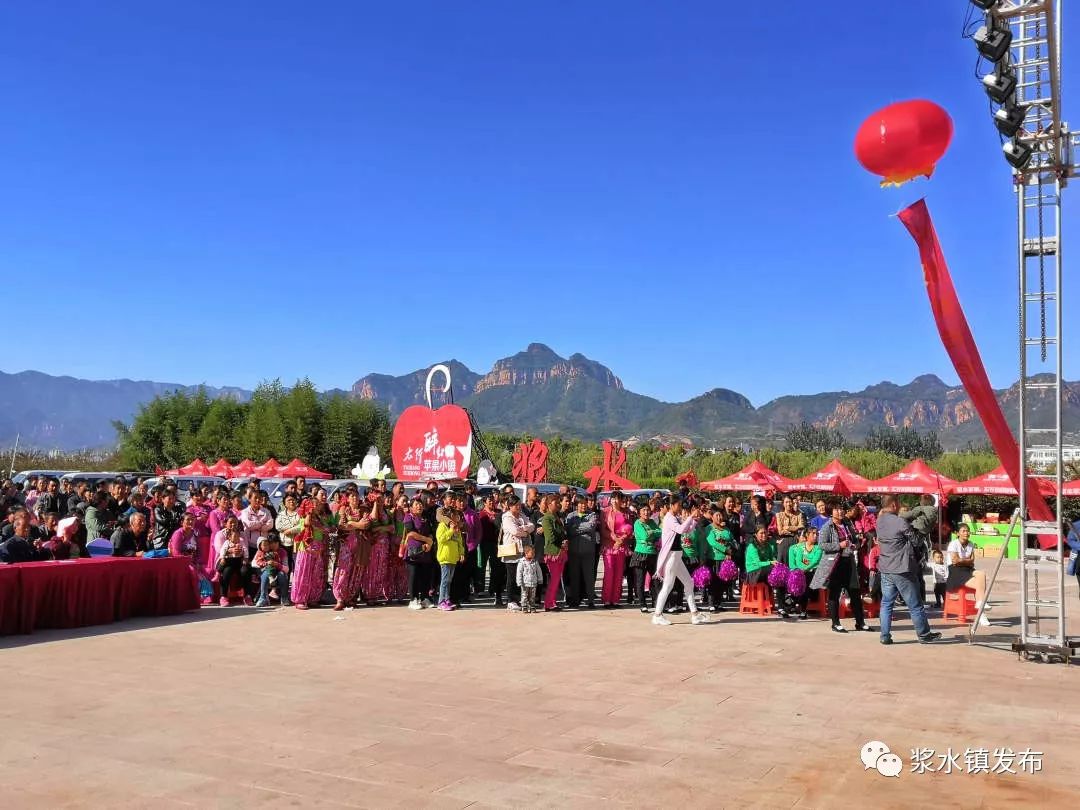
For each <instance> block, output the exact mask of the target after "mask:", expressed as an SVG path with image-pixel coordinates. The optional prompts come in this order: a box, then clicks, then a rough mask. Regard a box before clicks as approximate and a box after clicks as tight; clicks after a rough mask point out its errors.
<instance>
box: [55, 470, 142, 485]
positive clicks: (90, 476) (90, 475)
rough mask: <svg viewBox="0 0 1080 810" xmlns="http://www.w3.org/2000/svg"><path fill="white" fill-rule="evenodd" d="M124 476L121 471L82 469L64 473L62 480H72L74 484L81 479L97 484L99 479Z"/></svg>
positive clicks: (113, 478) (105, 479) (108, 479)
mask: <svg viewBox="0 0 1080 810" xmlns="http://www.w3.org/2000/svg"><path fill="white" fill-rule="evenodd" d="M123 476H124V473H120V472H84V471H82V470H76V471H75V472H69V473H64V474H63V475H61V476H60V480H61V481H70V482H71V483H72V484H78V483H79V482H80V481H85V482H86V483H87V484H90V485H91V486H95V485H96V484H97V483H98V482H99V481H115V480H116V479H117V478H122V477H123ZM125 480H126V479H125Z"/></svg>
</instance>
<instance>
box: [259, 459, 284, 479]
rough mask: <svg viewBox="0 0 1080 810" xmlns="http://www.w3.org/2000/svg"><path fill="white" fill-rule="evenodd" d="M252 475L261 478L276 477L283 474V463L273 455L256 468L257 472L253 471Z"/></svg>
mask: <svg viewBox="0 0 1080 810" xmlns="http://www.w3.org/2000/svg"><path fill="white" fill-rule="evenodd" d="M252 475H255V476H258V477H259V478H276V477H278V476H280V475H281V463H280V462H279V461H278V460H277V459H276V458H274V457H273V456H270V458H268V459H267V460H266V461H265V462H263V463H262V464H260V465H259V466H258V467H256V468H255V472H253V473H252Z"/></svg>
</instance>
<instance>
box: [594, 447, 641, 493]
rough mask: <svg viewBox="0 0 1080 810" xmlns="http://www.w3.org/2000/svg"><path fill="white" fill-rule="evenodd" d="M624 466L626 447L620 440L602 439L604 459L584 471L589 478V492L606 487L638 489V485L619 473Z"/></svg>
mask: <svg viewBox="0 0 1080 810" xmlns="http://www.w3.org/2000/svg"><path fill="white" fill-rule="evenodd" d="M625 466H626V448H625V447H623V446H622V442H609V441H606V440H605V441H604V461H603V464H601V466H599V467H592V468H590V469H588V470H586V471H585V477H586V478H588V479H589V486H588V487H586V489H587V490H588V491H589V492H596V491H597V490H598V489H599V490H606V489H638V485H637V484H635V483H634V482H633V481H631V480H630V479H628V478H623V477H622V476H621V475H619V473H621V472H622V469H623V467H625Z"/></svg>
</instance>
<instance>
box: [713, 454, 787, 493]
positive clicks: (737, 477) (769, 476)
mask: <svg viewBox="0 0 1080 810" xmlns="http://www.w3.org/2000/svg"><path fill="white" fill-rule="evenodd" d="M701 489H702V490H705V491H709V490H713V491H717V492H728V491H731V492H734V491H739V492H742V491H750V490H755V489H775V490H779V491H780V492H787V491H788V490H790V489H791V481H789V480H788V479H787V478H784V476H782V475H780V473H778V472H776V471H774V470H770V469H769V468H768V467H766V466H765V465H764V464H762V463H761V462H760V461H758V460H757V459H755V460H754V461H751V462H750V463H749V464H747V465H746V466H745V467H743V468H742V469H741V470H739V471H738V472H737V473H735V474H733V475H729V476H728V477H727V478H717V479H716V480H715V481H706V482H705V483H704V484H702V485H701Z"/></svg>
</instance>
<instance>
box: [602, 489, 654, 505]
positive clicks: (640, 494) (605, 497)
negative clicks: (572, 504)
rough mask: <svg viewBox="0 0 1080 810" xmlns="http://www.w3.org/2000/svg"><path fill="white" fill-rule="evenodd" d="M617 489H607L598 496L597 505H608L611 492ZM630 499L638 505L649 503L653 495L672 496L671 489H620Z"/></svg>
mask: <svg viewBox="0 0 1080 810" xmlns="http://www.w3.org/2000/svg"><path fill="white" fill-rule="evenodd" d="M614 491H615V490H605V491H604V492H601V493H600V494H599V495H597V496H596V505H597V506H599V507H600V508H601V509H604V508H605V507H607V505H608V504H609V503H611V493H612V492H614ZM619 491H620V492H622V494H623V495H625V496H626V497H627V498H629V499H630V502H631V503H632V504H634V505H636V506H640V505H641V504H643V503H648V502H649V500H650V499H651V498H652V496H653V495H660V496H661V497H664V498H668V497H670V496H671V490H670V489H623V490H619Z"/></svg>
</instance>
